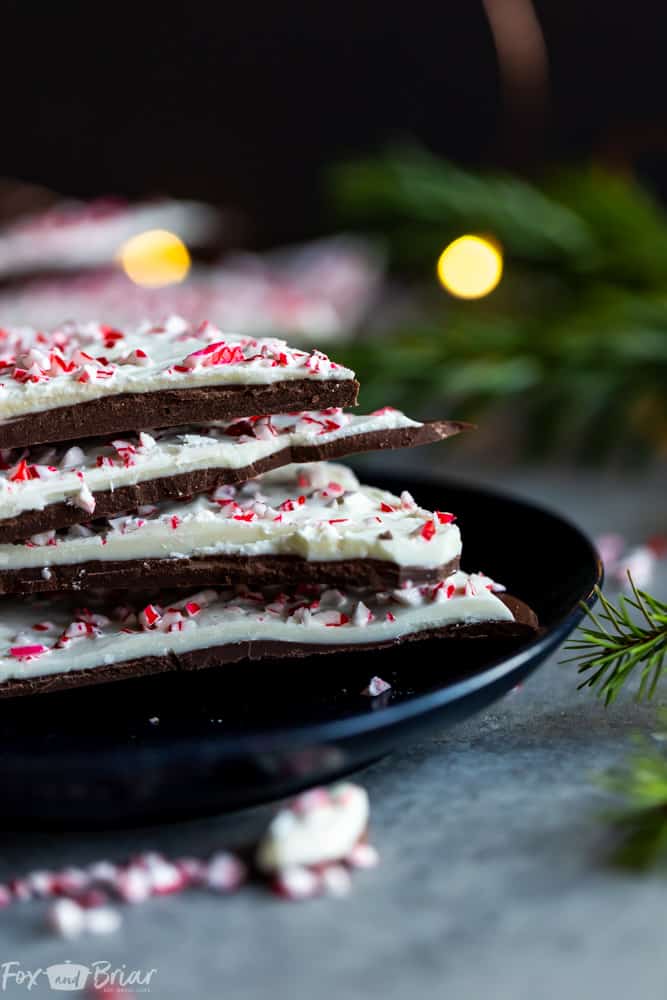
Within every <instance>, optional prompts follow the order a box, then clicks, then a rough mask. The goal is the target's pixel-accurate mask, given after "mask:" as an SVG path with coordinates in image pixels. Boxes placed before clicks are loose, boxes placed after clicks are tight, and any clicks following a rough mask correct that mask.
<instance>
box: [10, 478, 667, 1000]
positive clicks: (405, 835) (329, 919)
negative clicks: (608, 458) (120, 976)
mask: <svg viewBox="0 0 667 1000" xmlns="http://www.w3.org/2000/svg"><path fill="white" fill-rule="evenodd" d="M447 471H448V472H456V473H457V474H459V475H464V476H465V475H466V474H467V473H468V472H470V476H469V478H477V479H478V480H479V479H481V478H482V477H481V476H479V474H478V473H475V472H474V470H473V471H472V472H471V471H470V470H467V469H466V468H465V466H464V464H463V462H462V461H460V462H458V463H457V467H456V468H455V469H451V468H450V469H448V470H447ZM484 478H485V479H486V480H487V481H491V482H496V483H498V482H502V485H504V486H506V487H507V488H515V489H516V490H517V491H520V492H522V493H523V494H524V495H528V496H532V497H534V498H536V499H539V500H542V501H546V502H549V503H551V504H552V505H553V506H556V507H559V508H561V509H564V510H566V511H567V512H568V513H569V514H570V516H571V517H573V518H574V519H575V520H577V521H578V522H579V523H580V524H582V526H583V527H584V528H587V529H589V530H591V531H593V532H599V531H603V530H610V529H615V530H621V531H623V532H625V533H626V534H628V535H629V536H630V538H631V540H633V541H635V540H640V539H641V538H643V537H644V536H645V535H646V534H648V533H650V532H652V531H655V530H658V529H662V530H663V531H664V530H665V527H666V525H665V503H664V496H665V482H664V477H663V476H661V475H660V474H659V473H656V474H653V475H651V476H644V477H643V478H642V479H641V480H640V481H637V482H623V481H622V480H620V479H615V478H613V477H603V478H600V477H598V476H597V475H595V474H591V475H587V476H583V475H582V474H580V473H576V474H575V473H567V472H560V473H558V472H553V473H549V474H546V473H544V472H543V471H541V472H538V471H530V470H524V471H518V472H514V473H512V474H511V475H510V474H508V473H502V474H500V473H494V472H492V471H487V472H486V473H485V477H484ZM655 589H656V590H659V591H661V592H663V593H665V592H667V578H665V575H664V574H663V576H662V579H661V580H658V581H657V583H656V587H655ZM654 713H655V708H654V707H646V706H638V705H636V704H635V703H633V702H632V701H631V700H630V699H629V698H623V699H622V700H621V701H620V702H619V704H617V705H616V706H614V707H613V708H612V709H611V710H608V711H605V710H604V709H603V708H602V706H601V705H600V704H599V703H598V702H597V701H596V700H595V699H594V697H592V696H591V695H590V694H588V693H578V692H577V690H576V679H575V677H574V675H573V671H572V669H571V668H567V667H563V666H559V665H558V664H557V662H556V661H555V660H553V661H551V662H550V663H548V664H546V665H545V666H544V667H543V668H542V669H541V671H540V672H539V673H538V674H537V675H536V676H534V677H533V678H531V679H530V680H529V682H527V683H526V685H525V686H524V687H523V688H521V689H519V690H517V691H514V692H512V693H511V694H510V695H508V696H507V697H506V698H505V699H504V700H503V701H502V702H500V703H498V704H497V705H495V706H494V707H493V708H492V709H491V710H490V711H488V712H487V713H486V714H484V715H483V716H480V717H477V718H475V719H472V720H470V721H469V722H467V723H466V724H464V725H461V726H459V727H457V728H455V729H450V730H446V731H441V732H436V733H434V734H431V735H430V737H429V738H427V739H425V740H424V741H423V742H422V743H421V744H418V745H416V746H406V747H404V748H403V749H402V750H401V751H400V752H398V753H396V754H395V755H394V756H393V757H391V758H389V759H386V760H384V761H382V762H381V763H379V764H377V765H375V766H374V767H372V768H371V769H369V770H367V771H366V772H365V773H364V774H363V775H361V776H360V779H359V780H361V781H362V782H363V783H364V784H365V786H366V787H367V789H368V791H369V793H370V796H371V802H372V807H373V830H374V841H375V843H376V844H377V846H378V847H379V849H380V851H381V855H382V865H381V867H380V868H378V869H377V870H375V871H372V872H364V873H359V874H358V875H357V876H356V878H355V882H354V887H353V891H352V894H351V895H350V896H349V897H348V898H347V899H342V900H337V899H321V900H316V901H314V902H309V903H303V904H286V903H281V902H279V901H277V900H275V899H274V898H272V897H271V896H269V895H268V894H263V893H260V892H259V891H255V890H247V891H244V892H242V893H240V894H239V895H237V896H235V897H232V898H219V897H215V896H211V895H207V894H205V893H195V892H192V893H190V894H186V895H183V896H180V897H172V898H166V899H163V900H158V901H155V902H151V903H147V904H145V905H143V906H139V907H136V908H127V909H126V910H125V911H124V912H125V914H126V917H125V922H124V926H123V929H122V930H121V931H120V933H119V934H117V935H115V936H113V937H110V938H95V939H92V938H87V939H79V940H77V941H73V942H63V941H61V940H59V939H57V938H55V937H52V936H50V935H49V934H48V933H47V932H46V931H45V930H44V929H43V926H42V923H41V921H42V912H43V911H42V909H41V907H40V906H39V905H37V904H23V905H20V906H15V907H12V908H11V910H10V911H5V913H4V914H3V915H2V917H1V918H0V919H1V920H2V923H3V930H2V937H1V942H0V962H6V961H17V962H20V963H21V964H22V966H23V968H28V969H32V970H34V969H36V968H38V967H45V966H47V965H49V964H50V963H53V962H58V961H63V960H64V959H71V960H72V961H80V962H84V963H90V962H91V961H93V960H97V959H100V960H106V961H109V962H111V963H112V965H113V966H119V965H121V964H122V963H126V965H127V967H128V968H141V969H144V970H145V969H150V968H156V969H157V972H156V974H155V976H154V977H153V985H152V990H151V994H150V995H151V996H155V997H159V998H163V997H166V998H171V997H174V998H176V997H178V998H183V997H188V996H191V997H196V998H205V1000H208V998H217V997H234V998H249V1000H252V998H259V997H274V996H275V997H283V996H284V997H289V998H294V1000H301V998H303V1000H312V998H318V1000H329V998H332V1000H333V998H335V997H339V996H345V997H348V998H356V997H369V996H378V997H385V998H392V1000H393V998H396V1000H403V998H408V997H429V998H431V997H441V996H442V997H445V996H447V997H452V998H457V1000H476V998H482V997H484V998H485V997H493V998H494V1000H535V998H536V997H540V998H547V1000H548V998H554V1000H555V998H559V1000H565V998H567V1000H579V998H581V1000H590V998H595V997H598V996H599V997H603V998H605V1000H616V998H618V1000H627V998H629V997H632V998H633V1000H644V998H646V1000H649V998H650V1000H653V998H657V997H662V996H664V995H665V989H666V987H665V972H666V961H665V943H664V942H665V914H666V912H667V882H665V880H664V879H663V878H661V877H660V876H659V875H650V876H646V877H629V876H626V875H619V874H616V873H614V872H612V871H611V870H610V869H609V868H608V867H606V866H605V864H604V857H605V852H606V850H607V848H608V846H609V844H608V835H607V833H606V830H605V828H604V826H603V825H602V824H601V823H600V822H599V820H598V812H599V810H600V809H601V807H602V805H603V803H604V798H603V796H602V795H601V793H600V792H599V791H597V790H596V788H595V785H594V784H593V783H592V780H591V776H592V775H593V774H594V773H595V772H597V771H600V770H601V769H603V768H605V767H607V766H609V765H610V764H612V763H613V762H615V761H617V760H618V759H619V758H620V756H621V755H622V753H623V751H624V748H625V747H626V746H627V742H628V739H629V737H630V735H631V734H632V733H633V732H634V731H636V730H637V729H649V730H650V727H651V724H652V720H653V718H654ZM266 816H267V810H266V809H256V810H252V811H248V812H246V813H243V814H238V815H234V816H228V817H221V818H217V819H207V820H202V821H196V822H191V823H186V824H180V825H176V826H170V827H164V828H159V829H157V828H156V829H146V830H138V831H132V832H125V833H113V834H83V835H82V834H72V835H59V836H54V835H52V834H48V835H47V834H39V833H34V834H21V835H16V834H12V835H4V836H3V837H2V841H1V846H0V855H1V857H0V878H3V877H5V876H6V875H7V874H8V873H12V874H14V873H17V872H21V871H25V870H29V869H32V868H35V867H56V866H58V865H61V864H65V863H83V862H86V861H90V860H94V859H97V858H101V857H109V858H117V859H121V858H123V857H124V856H126V855H127V854H129V853H132V852H135V851H137V850H141V849H147V848H154V849H160V850H164V851H166V852H177V853H179V854H185V853H203V852H206V851H209V850H211V849H212V848H213V847H215V846H218V845H226V844H229V843H233V842H235V841H237V840H238V839H243V838H245V837H246V836H247V835H248V834H249V833H251V832H253V831H255V830H259V829H260V828H261V825H262V824H263V822H264V821H265V819H266ZM1 992H2V983H1V981H0V993H1ZM5 992H6V994H7V995H8V996H18V997H20V996H27V995H28V994H27V990H26V989H25V987H14V988H11V987H10V988H8V989H7V990H5ZM31 995H32V996H45V995H52V994H51V993H50V991H49V990H48V989H46V988H45V987H44V986H41V987H36V988H35V989H34V990H32V992H31Z"/></svg>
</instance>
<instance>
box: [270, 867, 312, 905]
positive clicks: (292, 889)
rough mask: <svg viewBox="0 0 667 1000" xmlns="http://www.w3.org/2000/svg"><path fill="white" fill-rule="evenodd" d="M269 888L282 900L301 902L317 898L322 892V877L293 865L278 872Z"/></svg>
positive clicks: (310, 870) (308, 869) (307, 869)
mask: <svg viewBox="0 0 667 1000" xmlns="http://www.w3.org/2000/svg"><path fill="white" fill-rule="evenodd" d="M271 888H272V889H273V891H274V892H275V893H277V895H278V896H282V897H283V899H291V900H302V899H312V898H313V896H319V895H320V893H321V892H322V890H323V888H324V887H323V882H322V876H321V875H320V874H319V872H315V871H313V870H312V869H310V868H305V867H304V866H303V865H294V866H293V867H291V868H283V869H282V870H281V871H278V872H277V873H276V875H275V876H274V878H273V881H272V882H271Z"/></svg>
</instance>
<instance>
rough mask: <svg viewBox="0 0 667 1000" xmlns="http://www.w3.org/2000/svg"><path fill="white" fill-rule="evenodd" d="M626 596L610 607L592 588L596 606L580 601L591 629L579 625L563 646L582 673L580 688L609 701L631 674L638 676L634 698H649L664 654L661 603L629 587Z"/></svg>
mask: <svg viewBox="0 0 667 1000" xmlns="http://www.w3.org/2000/svg"><path fill="white" fill-rule="evenodd" d="M628 576H629V580H630V586H631V588H632V596H631V597H630V596H628V597H625V596H622V597H620V598H619V601H618V605H617V606H614V605H613V604H612V603H611V601H609V600H608V599H607V598H606V597H605V596H604V594H603V593H602V592H601V591H600V589H599V588H597V591H596V592H597V596H598V598H599V600H600V604H601V605H602V610H601V611H600V612H599V613H598V614H596V613H595V612H593V611H592V610H591V609H590V608H588V607H587V606H586V608H585V610H586V614H587V615H588V617H589V619H590V620H591V621H592V623H593V625H594V626H595V627H594V628H586V627H584V628H582V629H580V631H579V633H578V634H577V636H576V637H575V639H573V640H572V641H571V642H570V643H568V645H567V646H566V649H567V650H568V651H570V652H572V653H573V654H574V655H573V656H571V657H569V658H568V659H567V660H565V662H566V663H570V662H573V661H576V662H578V663H579V671H578V672H579V673H580V674H586V675H587V676H586V678H585V680H583V681H582V682H581V684H580V685H579V687H580V688H583V687H590V688H593V689H594V690H596V692H597V694H598V695H599V696H600V697H602V698H604V701H605V705H610V704H611V703H612V702H613V701H614V699H615V698H616V696H617V695H618V693H619V692H620V690H621V689H622V688H623V686H624V685H625V683H626V682H627V681H628V679H629V678H630V677H631V676H634V675H638V676H639V679H640V680H639V689H638V691H637V699H638V700H641V699H642V698H647V699H650V698H652V697H653V695H654V694H655V690H656V687H657V685H658V681H659V680H660V678H661V677H662V675H663V673H664V671H665V666H666V663H665V660H666V659H667V604H664V603H663V602H662V601H659V600H658V599H657V598H655V597H652V596H651V595H650V594H647V593H646V592H645V591H643V590H638V589H637V587H635V584H634V581H633V580H632V577H631V576H630V575H629V574H628Z"/></svg>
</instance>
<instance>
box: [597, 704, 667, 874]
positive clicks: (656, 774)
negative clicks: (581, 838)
mask: <svg viewBox="0 0 667 1000" xmlns="http://www.w3.org/2000/svg"><path fill="white" fill-rule="evenodd" d="M600 784H601V786H602V787H603V788H604V789H605V790H606V791H608V792H611V793H612V794H613V795H614V796H615V797H616V798H617V800H618V802H619V805H618V807H617V808H616V809H615V810H614V811H613V812H612V813H611V814H610V815H608V816H607V819H608V820H610V821H611V823H612V826H613V829H614V831H615V833H616V835H617V842H616V844H615V846H614V851H613V855H612V859H611V860H612V861H613V862H614V863H615V864H617V865H619V866H621V867H623V868H633V869H639V870H643V869H647V868H652V867H655V866H658V865H661V866H665V865H667V712H665V711H664V710H663V711H662V712H661V713H660V714H659V716H658V724H657V729H656V731H655V732H654V733H653V739H652V740H649V739H647V738H646V737H644V736H638V737H637V739H636V743H635V752H634V753H633V754H632V755H631V756H630V757H629V758H628V759H627V760H626V761H625V762H624V763H622V764H621V765H620V766H618V767H616V768H614V769H613V770H611V771H609V772H608V773H607V774H606V775H603V777H602V778H601V780H600Z"/></svg>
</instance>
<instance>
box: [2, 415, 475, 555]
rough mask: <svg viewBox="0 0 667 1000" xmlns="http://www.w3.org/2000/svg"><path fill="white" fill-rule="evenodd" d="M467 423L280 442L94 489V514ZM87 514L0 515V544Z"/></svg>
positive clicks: (403, 442) (425, 439) (427, 437)
mask: <svg viewBox="0 0 667 1000" xmlns="http://www.w3.org/2000/svg"><path fill="white" fill-rule="evenodd" d="M472 427H473V425H472V424H466V423H463V422H461V421H458V420H432V421H429V422H428V423H425V424H422V425H421V427H397V428H393V429H387V430H380V431H369V432H367V433H365V434H354V435H350V436H349V437H346V438H340V439H339V440H337V441H330V442H328V443H326V444H321V445H315V444H313V445H305V446H302V447H296V448H283V450H282V451H278V452H275V453H274V454H273V455H267V456H266V458H262V459H260V460H259V461H258V462H255V463H253V464H252V465H246V466H244V467H243V468H241V469H200V470H198V471H195V472H183V473H180V474H179V475H175V476H168V477H164V478H162V479H149V480H146V481H145V482H142V483H137V484H136V485H134V486H121V487H119V488H117V489H114V490H104V491H100V492H97V493H94V494H93V496H94V498H95V513H94V517H95V518H99V517H113V516H115V515H117V514H122V513H125V512H126V511H130V510H135V509H136V508H137V507H139V506H141V505H142V504H154V503H160V502H161V501H164V500H182V499H184V498H185V497H191V496H196V495H197V494H198V493H209V492H212V491H213V490H215V489H217V487H218V486H223V485H228V484H232V483H242V482H246V480H248V479H254V478H255V476H258V475H260V474H261V473H262V472H269V471H270V470H271V469H277V468H279V467H280V466H283V465H288V464H289V463H290V462H297V463H304V462H321V461H331V460H332V459H337V458H343V457H344V456H345V455H353V454H358V453H359V452H363V451H380V450H381V449H384V448H412V447H416V446H417V445H421V444H430V443H432V442H433V441H440V440H443V439H444V438H447V437H452V436H453V435H454V434H459V433H460V432H461V431H464V430H469V429H472ZM90 519H91V515H90V514H89V513H87V512H86V511H85V510H82V509H81V508H80V507H76V506H74V504H69V503H54V504H49V506H48V507H45V508H44V510H28V511H24V512H23V513H22V514H18V515H17V516H16V517H7V518H4V519H3V520H0V544H4V543H5V542H21V541H24V540H25V539H26V538H30V537H31V536H32V535H37V534H41V533H42V532H44V531H50V530H51V529H52V528H56V529H58V528H67V527H69V526H70V525H72V524H83V523H84V522H86V521H90Z"/></svg>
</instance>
